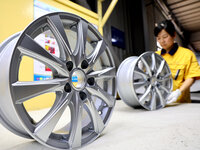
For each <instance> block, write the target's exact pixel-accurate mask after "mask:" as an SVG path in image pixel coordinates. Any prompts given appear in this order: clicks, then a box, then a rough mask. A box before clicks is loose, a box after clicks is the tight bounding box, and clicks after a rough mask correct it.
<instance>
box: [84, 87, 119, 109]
mask: <svg viewBox="0 0 200 150" xmlns="http://www.w3.org/2000/svg"><path fill="white" fill-rule="evenodd" d="M86 89H87V90H88V92H89V93H90V94H91V95H93V96H97V97H99V98H100V99H102V100H103V101H104V102H105V103H106V104H107V105H108V106H109V107H113V106H114V103H115V99H114V97H112V96H111V95H109V94H108V93H106V92H105V91H104V90H103V89H102V88H101V87H99V86H98V85H97V84H96V85H95V86H92V87H89V86H87V87H86Z"/></svg>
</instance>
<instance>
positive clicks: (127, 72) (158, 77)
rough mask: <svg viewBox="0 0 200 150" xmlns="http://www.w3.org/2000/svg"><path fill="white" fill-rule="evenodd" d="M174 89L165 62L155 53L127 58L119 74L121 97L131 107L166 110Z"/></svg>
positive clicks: (118, 82) (120, 67)
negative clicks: (169, 96)
mask: <svg viewBox="0 0 200 150" xmlns="http://www.w3.org/2000/svg"><path fill="white" fill-rule="evenodd" d="M172 87H173V85H172V78H171V71H170V69H169V67H168V65H167V63H166V61H165V60H164V59H163V58H162V57H161V56H160V55H158V54H156V53H154V52H146V53H143V54H142V55H140V56H139V57H136V56H133V57H128V58H127V59H125V60H124V61H123V62H122V63H121V64H120V66H119V69H118V71H117V89H118V93H119V96H120V97H121V99H122V100H123V101H124V102H125V103H126V104H127V105H129V106H131V107H138V106H143V107H144V108H145V109H147V110H157V109H160V108H163V107H165V105H166V98H167V96H168V95H169V93H170V92H171V90H172Z"/></svg>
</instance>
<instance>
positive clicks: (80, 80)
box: [71, 69, 86, 91]
mask: <svg viewBox="0 0 200 150" xmlns="http://www.w3.org/2000/svg"><path fill="white" fill-rule="evenodd" d="M71 83H72V87H73V88H74V89H75V90H78V91H80V90H82V89H83V88H84V87H85V85H86V76H85V73H84V72H83V71H82V70H81V69H75V70H74V71H73V72H72V74H71Z"/></svg>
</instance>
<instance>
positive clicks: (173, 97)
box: [167, 89, 181, 104]
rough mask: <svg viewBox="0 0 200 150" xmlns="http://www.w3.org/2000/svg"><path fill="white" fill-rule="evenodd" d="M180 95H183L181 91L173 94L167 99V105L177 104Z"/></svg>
mask: <svg viewBox="0 0 200 150" xmlns="http://www.w3.org/2000/svg"><path fill="white" fill-rule="evenodd" d="M180 95H181V91H180V90H179V89H177V90H176V91H173V92H171V93H170V95H169V96H168V97H167V104H170V103H173V102H175V101H176V100H177V99H178V97H179V96H180Z"/></svg>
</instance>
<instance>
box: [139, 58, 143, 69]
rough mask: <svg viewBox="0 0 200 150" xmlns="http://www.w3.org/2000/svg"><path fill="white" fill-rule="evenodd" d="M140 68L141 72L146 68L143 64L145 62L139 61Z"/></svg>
mask: <svg viewBox="0 0 200 150" xmlns="http://www.w3.org/2000/svg"><path fill="white" fill-rule="evenodd" d="M138 68H139V69H140V70H143V68H144V64H143V62H142V61H141V60H139V61H138Z"/></svg>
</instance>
